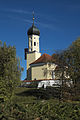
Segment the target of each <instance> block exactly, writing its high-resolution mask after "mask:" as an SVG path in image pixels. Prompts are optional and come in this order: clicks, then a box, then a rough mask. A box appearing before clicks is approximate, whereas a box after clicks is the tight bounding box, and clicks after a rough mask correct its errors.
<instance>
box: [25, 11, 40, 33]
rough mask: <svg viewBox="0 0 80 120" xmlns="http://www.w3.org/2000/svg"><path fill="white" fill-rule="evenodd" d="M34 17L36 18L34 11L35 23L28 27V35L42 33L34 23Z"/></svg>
mask: <svg viewBox="0 0 80 120" xmlns="http://www.w3.org/2000/svg"><path fill="white" fill-rule="evenodd" d="M34 19H35V18H34V12H33V24H32V27H30V28H29V29H28V32H27V34H28V35H40V31H39V29H38V28H37V27H36V26H35V25H34Z"/></svg>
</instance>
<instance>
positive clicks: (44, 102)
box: [13, 87, 80, 120]
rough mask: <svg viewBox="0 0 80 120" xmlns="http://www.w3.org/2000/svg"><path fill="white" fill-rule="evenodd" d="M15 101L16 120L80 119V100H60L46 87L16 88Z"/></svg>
mask: <svg viewBox="0 0 80 120" xmlns="http://www.w3.org/2000/svg"><path fill="white" fill-rule="evenodd" d="M13 101H14V103H16V105H17V106H16V109H18V110H17V111H19V112H17V111H16V112H15V120H16V119H17V120H36V118H39V120H80V102H75V101H73V102H72V101H60V100H59V99H57V98H55V97H52V96H51V91H50V92H49V91H46V90H44V89H35V88H23V87H22V88H16V90H15V97H14V100H13ZM16 113H17V117H16ZM18 113H20V114H21V115H20V114H19V115H20V116H19V115H18Z"/></svg>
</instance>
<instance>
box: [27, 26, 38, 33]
mask: <svg viewBox="0 0 80 120" xmlns="http://www.w3.org/2000/svg"><path fill="white" fill-rule="evenodd" d="M27 34H28V35H32V34H33V35H40V31H39V29H38V28H37V27H36V26H35V25H34V24H33V25H32V27H30V28H29V30H28V32H27Z"/></svg>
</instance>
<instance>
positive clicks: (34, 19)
mask: <svg viewBox="0 0 80 120" xmlns="http://www.w3.org/2000/svg"><path fill="white" fill-rule="evenodd" d="M32 15H33V25H34V20H35V18H34V11H33V13H32Z"/></svg>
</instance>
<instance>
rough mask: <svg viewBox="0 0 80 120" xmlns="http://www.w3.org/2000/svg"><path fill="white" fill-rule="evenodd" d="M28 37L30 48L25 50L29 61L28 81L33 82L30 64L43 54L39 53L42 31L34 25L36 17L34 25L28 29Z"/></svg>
mask: <svg viewBox="0 0 80 120" xmlns="http://www.w3.org/2000/svg"><path fill="white" fill-rule="evenodd" d="M27 35H28V48H27V49H25V58H26V60H27V80H31V68H30V64H31V63H32V62H34V61H35V60H37V59H38V58H39V57H40V56H41V53H40V52H39V37H40V31H39V29H38V28H37V27H36V26H35V25H34V15H33V24H32V26H31V27H30V28H29V29H28V32H27Z"/></svg>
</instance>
